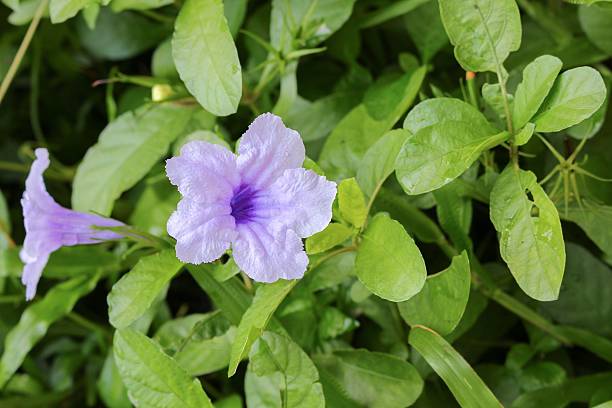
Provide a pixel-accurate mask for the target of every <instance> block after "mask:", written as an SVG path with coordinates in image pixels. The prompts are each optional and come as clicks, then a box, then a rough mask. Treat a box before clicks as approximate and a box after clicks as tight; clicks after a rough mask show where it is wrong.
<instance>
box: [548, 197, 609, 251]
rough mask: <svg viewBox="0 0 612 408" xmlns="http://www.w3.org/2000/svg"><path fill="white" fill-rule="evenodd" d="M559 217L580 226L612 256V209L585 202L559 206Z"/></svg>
mask: <svg viewBox="0 0 612 408" xmlns="http://www.w3.org/2000/svg"><path fill="white" fill-rule="evenodd" d="M557 208H558V210H559V215H560V216H561V218H563V219H564V220H568V221H571V222H573V223H575V224H576V225H578V226H579V227H580V228H582V230H583V231H584V232H585V234H586V235H587V236H588V237H589V238H590V239H591V240H592V241H593V242H594V243H595V244H596V245H597V246H598V247H599V249H601V250H602V251H603V252H605V253H606V254H612V207H610V206H607V205H603V204H599V203H593V202H590V201H584V205H582V206H579V205H576V204H573V205H569V206H568V208H567V210H566V208H565V206H564V205H563V203H561V204H558V205H557Z"/></svg>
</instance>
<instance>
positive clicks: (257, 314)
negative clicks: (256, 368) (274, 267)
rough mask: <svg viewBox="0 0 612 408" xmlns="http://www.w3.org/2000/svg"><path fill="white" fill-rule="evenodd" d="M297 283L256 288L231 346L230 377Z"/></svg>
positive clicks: (281, 282) (281, 283) (278, 282)
mask: <svg viewBox="0 0 612 408" xmlns="http://www.w3.org/2000/svg"><path fill="white" fill-rule="evenodd" d="M297 282H298V281H297V280H279V281H277V282H274V283H270V284H263V285H261V286H259V287H258V288H257V292H256V293H255V297H254V298H253V303H251V306H249V308H248V309H247V311H246V312H245V313H244V315H243V316H242V319H240V324H239V325H238V330H237V331H236V340H235V341H234V344H233V345H232V353H231V358H230V364H229V368H228V375H229V376H230V377H231V376H232V375H234V374H235V373H236V369H237V368H238V364H239V363H240V361H241V360H242V359H243V358H244V357H246V356H247V355H248V354H249V350H250V349H251V346H252V345H253V343H254V342H255V340H257V339H258V338H259V336H261V334H262V333H263V331H264V330H265V329H266V326H267V325H268V322H269V321H270V319H271V318H272V315H273V314H274V312H275V311H276V308H278V306H279V305H280V303H281V302H282V301H283V299H285V297H286V296H287V294H289V292H290V291H291V289H293V287H294V286H295V285H296V284H297Z"/></svg>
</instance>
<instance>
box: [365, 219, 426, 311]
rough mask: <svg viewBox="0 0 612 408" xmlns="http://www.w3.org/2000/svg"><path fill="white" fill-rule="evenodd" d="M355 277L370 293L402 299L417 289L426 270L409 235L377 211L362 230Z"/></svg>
mask: <svg viewBox="0 0 612 408" xmlns="http://www.w3.org/2000/svg"><path fill="white" fill-rule="evenodd" d="M355 272H356V273H357V277H358V278H359V280H360V281H361V283H363V284H364V285H365V286H366V287H367V288H368V289H369V290H370V291H372V293H374V294H375V295H377V296H379V297H381V298H383V299H387V300H390V301H392V302H402V301H404V300H408V299H410V298H411V297H412V296H414V295H416V294H417V293H419V291H420V290H421V289H422V288H423V285H424V284H425V278H426V276H427V270H426V269H425V261H423V257H422V256H421V252H420V251H419V248H418V247H417V246H416V244H415V243H414V241H413V240H412V238H411V237H410V235H408V234H407V233H406V230H405V229H404V227H402V225H401V224H400V223H399V222H397V221H395V220H392V219H391V218H389V216H388V215H386V214H377V215H376V216H375V217H374V218H373V219H372V220H371V222H370V223H369V224H368V227H367V228H366V230H365V233H364V234H363V241H362V242H361V244H360V245H359V249H358V250H357V258H356V260H355Z"/></svg>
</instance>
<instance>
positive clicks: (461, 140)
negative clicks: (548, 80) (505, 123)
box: [395, 120, 508, 195]
mask: <svg viewBox="0 0 612 408" xmlns="http://www.w3.org/2000/svg"><path fill="white" fill-rule="evenodd" d="M507 138H508V133H507V132H501V133H497V134H486V135H485V134H483V133H482V131H481V130H480V129H478V128H477V127H475V126H474V124H469V125H468V124H466V123H465V122H464V121H453V120H447V121H444V122H440V123H437V124H435V125H432V126H429V127H426V128H422V129H421V130H419V131H418V132H416V133H415V134H414V135H413V136H411V137H409V138H408V139H407V140H406V142H405V143H404V145H403V146H402V149H401V150H400V152H399V154H398V156H397V160H396V162H395V173H396V175H397V179H398V181H399V182H400V184H401V185H402V187H403V188H404V191H406V193H407V194H410V195H416V194H423V193H427V192H429V191H433V190H436V189H438V188H440V187H442V186H444V185H446V184H448V183H450V182H451V181H453V180H454V179H455V178H457V177H459V176H460V175H461V174H463V173H464V172H465V171H466V170H467V169H468V168H469V167H470V166H471V165H472V163H474V162H475V161H476V160H477V159H478V157H479V156H480V154H481V153H482V152H483V151H485V150H487V149H490V148H492V147H494V146H497V145H498V144H500V143H502V142H503V141H504V140H506V139H507Z"/></svg>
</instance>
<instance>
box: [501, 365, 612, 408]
mask: <svg viewBox="0 0 612 408" xmlns="http://www.w3.org/2000/svg"><path fill="white" fill-rule="evenodd" d="M611 382H612V372H603V373H598V374H592V375H585V376H582V377H577V378H572V379H569V380H567V381H565V382H564V383H563V384H562V385H558V386H553V387H546V388H541V389H539V390H535V391H532V392H528V393H525V394H523V395H521V396H520V397H518V398H517V399H516V400H514V402H513V403H512V408H542V407H547V408H548V407H565V406H568V405H570V404H571V403H572V402H583V403H587V402H589V400H590V399H591V397H592V396H593V394H594V393H595V392H596V391H597V390H598V389H601V388H602V387H609V386H610V383H611Z"/></svg>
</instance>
